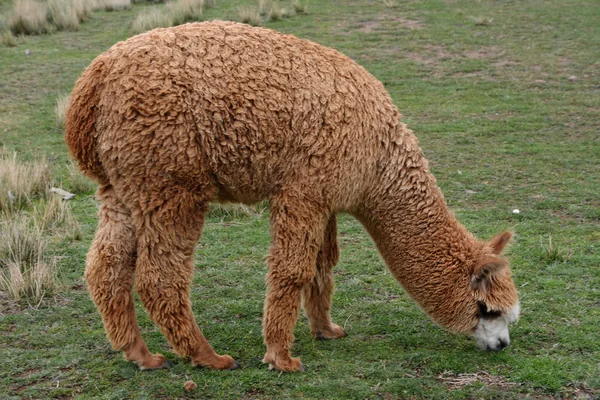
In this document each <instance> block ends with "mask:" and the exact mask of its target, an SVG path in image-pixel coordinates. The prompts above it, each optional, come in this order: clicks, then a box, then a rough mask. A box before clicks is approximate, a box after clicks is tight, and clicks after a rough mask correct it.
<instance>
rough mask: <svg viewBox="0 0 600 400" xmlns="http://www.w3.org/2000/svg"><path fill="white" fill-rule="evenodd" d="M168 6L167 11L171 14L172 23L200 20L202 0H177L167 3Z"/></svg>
mask: <svg viewBox="0 0 600 400" xmlns="http://www.w3.org/2000/svg"><path fill="white" fill-rule="evenodd" d="M168 6H169V11H170V12H171V14H172V15H173V25H181V24H185V23H186V22H193V21H202V14H203V13H204V0H177V1H174V2H171V3H168Z"/></svg>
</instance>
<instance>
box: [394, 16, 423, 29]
mask: <svg viewBox="0 0 600 400" xmlns="http://www.w3.org/2000/svg"><path fill="white" fill-rule="evenodd" d="M392 21H393V22H397V23H399V24H400V25H401V26H402V27H404V28H408V29H423V24H422V23H421V22H420V21H416V20H414V19H406V18H400V17H397V18H392Z"/></svg>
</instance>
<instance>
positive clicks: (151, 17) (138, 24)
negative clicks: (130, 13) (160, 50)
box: [131, 7, 173, 33]
mask: <svg viewBox="0 0 600 400" xmlns="http://www.w3.org/2000/svg"><path fill="white" fill-rule="evenodd" d="M172 25H173V15H172V14H171V13H169V12H168V10H165V9H164V8H163V7H154V8H151V9H148V10H144V11H142V12H141V13H139V14H138V15H136V17H135V19H134V20H133V24H132V25H131V31H132V32H133V33H142V32H146V31H149V30H151V29H154V28H167V27H169V26H172Z"/></svg>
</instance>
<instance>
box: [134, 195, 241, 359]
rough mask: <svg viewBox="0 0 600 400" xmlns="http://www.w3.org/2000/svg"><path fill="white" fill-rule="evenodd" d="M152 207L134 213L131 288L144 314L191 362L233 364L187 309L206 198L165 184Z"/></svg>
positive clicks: (182, 355) (190, 309)
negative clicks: (135, 253) (134, 262)
mask: <svg viewBox="0 0 600 400" xmlns="http://www.w3.org/2000/svg"><path fill="white" fill-rule="evenodd" d="M154 198H161V199H162V200H160V203H159V204H158V205H157V207H153V208H152V209H151V210H149V211H147V212H145V213H141V214H140V215H139V216H138V215H137V214H134V215H135V217H134V219H135V220H136V228H137V230H138V258H137V266H136V288H137V291H138V293H139V294H140V298H141V299H142V302H143V303H144V306H145V307H146V309H147V310H148V312H149V314H150V317H151V318H152V319H153V320H154V322H155V323H156V324H157V325H158V326H159V328H160V330H161V332H162V333H163V334H164V335H165V336H166V337H167V339H168V341H169V343H171V345H172V346H173V349H174V350H175V352H177V354H179V355H180V356H181V357H190V358H191V359H192V363H193V364H194V365H203V366H207V367H210V368H215V369H235V368H237V367H238V364H237V362H236V361H235V360H234V359H233V358H231V357H230V356H228V355H223V356H220V355H218V354H217V353H216V352H215V351H214V350H213V348H212V347H211V345H210V344H209V343H208V341H207V340H206V338H205V337H204V335H203V334H202V332H201V331H200V329H199V328H198V325H197V324H196V321H195V319H194V315H193V314H192V308H191V301H190V285H191V281H192V276H193V273H194V262H193V253H194V246H195V244H196V242H197V241H198V239H199V238H200V235H201V233H202V225H203V223H204V213H205V212H206V209H207V206H206V203H205V202H204V201H203V200H202V199H201V198H199V196H198V195H197V194H194V193H192V192H187V191H173V193H169V191H168V190H166V191H165V192H164V193H161V194H159V195H157V196H155V197H154Z"/></svg>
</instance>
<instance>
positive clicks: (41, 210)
mask: <svg viewBox="0 0 600 400" xmlns="http://www.w3.org/2000/svg"><path fill="white" fill-rule="evenodd" d="M33 224H34V226H35V228H36V229H37V230H40V231H42V232H44V231H47V232H52V233H53V234H54V235H55V236H58V235H60V236H63V237H67V238H69V239H73V240H80V239H81V235H82V232H81V226H80V225H79V222H77V220H76V219H75V217H74V216H73V213H72V212H71V207H69V203H68V202H67V201H65V200H63V199H61V198H60V196H58V195H52V196H50V197H49V198H48V199H47V200H46V201H43V202H40V203H39V204H38V205H37V206H36V207H34V209H33Z"/></svg>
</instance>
